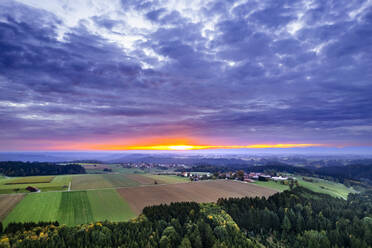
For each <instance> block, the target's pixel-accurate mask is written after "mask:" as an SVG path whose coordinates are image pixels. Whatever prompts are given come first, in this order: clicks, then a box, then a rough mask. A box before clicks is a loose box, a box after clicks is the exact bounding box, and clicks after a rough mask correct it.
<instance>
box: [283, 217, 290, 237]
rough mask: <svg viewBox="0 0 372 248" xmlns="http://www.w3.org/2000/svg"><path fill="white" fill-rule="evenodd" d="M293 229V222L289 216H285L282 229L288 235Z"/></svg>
mask: <svg viewBox="0 0 372 248" xmlns="http://www.w3.org/2000/svg"><path fill="white" fill-rule="evenodd" d="M291 228H292V225H291V221H290V220H289V218H288V216H287V215H285V216H284V219H283V223H282V229H283V230H284V231H285V232H287V233H288V232H289V231H290V230H291Z"/></svg>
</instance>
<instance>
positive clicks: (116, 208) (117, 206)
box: [87, 189, 136, 221]
mask: <svg viewBox="0 0 372 248" xmlns="http://www.w3.org/2000/svg"><path fill="white" fill-rule="evenodd" d="M87 195H88V199H89V202H90V205H91V208H92V213H93V219H94V221H104V220H110V221H126V220H129V219H131V218H134V217H136V215H135V213H134V212H133V211H132V210H131V208H130V206H129V204H128V203H127V202H126V201H124V200H123V198H121V197H120V195H119V194H118V192H117V191H116V190H114V189H108V190H90V191H88V192H87Z"/></svg>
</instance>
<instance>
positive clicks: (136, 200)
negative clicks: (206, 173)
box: [117, 180, 278, 214]
mask: <svg viewBox="0 0 372 248" xmlns="http://www.w3.org/2000/svg"><path fill="white" fill-rule="evenodd" d="M117 191H118V192H119V194H120V195H121V196H122V197H124V199H125V200H126V201H127V202H128V203H129V205H130V207H131V209H132V210H133V211H134V212H135V213H137V214H139V213H141V212H142V209H143V208H144V207H146V206H151V205H159V204H162V203H167V204H168V203H171V202H182V201H195V202H216V201H217V200H218V199H219V198H228V197H245V196H252V197H254V196H265V197H268V196H270V195H273V194H275V193H277V192H278V191H276V190H273V189H269V188H264V187H261V186H257V185H254V184H249V183H241V182H234V181H226V180H214V181H202V182H192V183H178V184H169V185H158V186H156V185H154V186H144V187H134V188H122V189H118V190H117Z"/></svg>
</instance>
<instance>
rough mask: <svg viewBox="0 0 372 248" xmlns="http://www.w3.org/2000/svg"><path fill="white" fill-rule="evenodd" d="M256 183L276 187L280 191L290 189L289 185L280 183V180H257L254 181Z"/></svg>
mask: <svg viewBox="0 0 372 248" xmlns="http://www.w3.org/2000/svg"><path fill="white" fill-rule="evenodd" d="M254 184H257V185H260V186H263V187H267V188H271V189H276V190H278V191H280V192H282V191H284V190H287V189H289V186H288V185H283V184H280V183H279V182H274V181H268V182H263V181H256V182H254Z"/></svg>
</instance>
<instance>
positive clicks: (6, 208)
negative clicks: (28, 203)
mask: <svg viewBox="0 0 372 248" xmlns="http://www.w3.org/2000/svg"><path fill="white" fill-rule="evenodd" d="M23 197H24V195H23V194H16V195H0V221H2V220H3V219H4V218H5V217H6V216H7V215H8V214H9V213H10V211H11V210H12V209H13V208H14V207H15V206H16V205H17V203H18V202H19V201H20V200H22V198H23Z"/></svg>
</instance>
